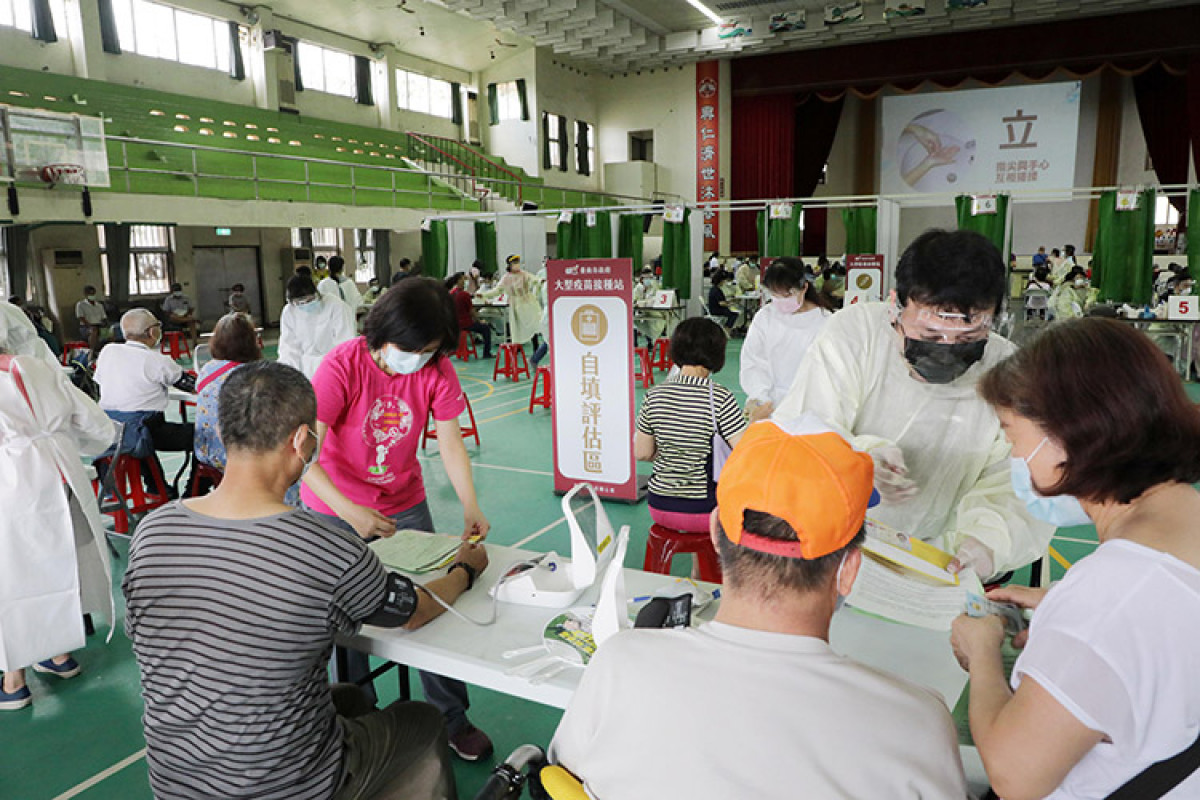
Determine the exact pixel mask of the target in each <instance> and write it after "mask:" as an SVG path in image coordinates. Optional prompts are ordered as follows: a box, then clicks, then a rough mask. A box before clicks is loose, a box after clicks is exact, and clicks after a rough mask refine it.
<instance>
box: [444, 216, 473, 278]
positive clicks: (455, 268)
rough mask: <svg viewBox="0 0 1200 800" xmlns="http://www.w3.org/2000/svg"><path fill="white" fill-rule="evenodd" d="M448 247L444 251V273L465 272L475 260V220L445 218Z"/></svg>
mask: <svg viewBox="0 0 1200 800" xmlns="http://www.w3.org/2000/svg"><path fill="white" fill-rule="evenodd" d="M446 235H447V238H448V239H449V247H448V248H447V253H446V275H453V274H454V273H456V272H466V271H467V270H468V269H470V268H471V262H472V261H474V260H475V220H473V219H448V220H446Z"/></svg>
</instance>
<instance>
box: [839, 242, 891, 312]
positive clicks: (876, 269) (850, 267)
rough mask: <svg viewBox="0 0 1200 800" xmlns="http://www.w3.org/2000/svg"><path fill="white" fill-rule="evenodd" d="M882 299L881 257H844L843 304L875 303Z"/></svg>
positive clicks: (874, 255)
mask: <svg viewBox="0 0 1200 800" xmlns="http://www.w3.org/2000/svg"><path fill="white" fill-rule="evenodd" d="M882 299H883V256H881V255H878V254H873V255H848V256H846V299H845V304H846V305H848V306H852V305H854V304H855V303H877V302H879V301H880V300H882Z"/></svg>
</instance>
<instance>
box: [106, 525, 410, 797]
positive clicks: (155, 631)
mask: <svg viewBox="0 0 1200 800" xmlns="http://www.w3.org/2000/svg"><path fill="white" fill-rule="evenodd" d="M386 582H387V577H386V572H385V571H384V569H383V566H382V565H381V564H380V563H379V560H378V559H377V558H376V557H375V555H374V553H372V552H371V551H370V550H369V549H368V548H367V547H366V545H365V544H364V543H363V542H362V541H361V540H359V539H358V538H357V537H355V536H353V535H351V534H347V533H344V532H342V531H339V530H337V529H336V528H333V527H330V526H328V525H327V524H325V523H323V522H322V521H321V520H320V517H319V515H317V514H313V513H312V512H308V511H293V512H290V513H286V514H280V515H277V516H273V517H265V518H261V519H249V520H224V519H214V518H212V517H206V516H202V515H200V514H197V513H195V512H193V511H190V510H188V509H187V508H186V507H184V506H183V504H182V503H179V502H176V503H172V504H170V505H168V506H166V507H164V508H161V509H159V510H158V511H155V512H154V513H153V514H151V515H150V516H149V517H147V518H146V520H145V521H144V522H143V523H142V524H141V525H139V526H138V529H137V533H136V534H135V535H134V538H133V543H132V544H131V546H130V550H129V569H128V570H127V571H126V573H125V580H124V583H123V588H124V591H125V599H126V605H127V609H126V615H125V632H126V634H127V635H128V636H129V638H130V640H131V641H132V642H133V651H134V655H135V656H136V657H137V662H138V667H139V668H140V670H141V676H142V697H143V699H144V701H145V705H146V711H145V715H144V716H143V723H144V727H145V734H146V747H147V761H148V764H149V768H150V784H151V787H152V788H153V790H154V794H155V797H157V798H243V797H254V798H293V797H294V798H300V797H303V798H327V797H331V796H332V795H333V793H334V792H335V791H336V790H337V788H338V786H339V784H340V782H341V778H342V734H341V729H340V728H339V726H338V723H337V720H336V717H335V714H334V709H333V703H332V700H331V698H330V690H329V679H328V677H327V672H326V668H327V664H328V661H329V655H330V651H331V648H332V644H333V636H334V634H335V633H336V632H351V631H354V630H355V629H356V628H357V627H358V622H359V621H360V620H362V619H364V618H366V617H368V616H370V615H371V614H372V613H374V612H375V611H376V610H378V609H379V607H380V605H381V604H382V602H383V598H384V593H385V587H386Z"/></svg>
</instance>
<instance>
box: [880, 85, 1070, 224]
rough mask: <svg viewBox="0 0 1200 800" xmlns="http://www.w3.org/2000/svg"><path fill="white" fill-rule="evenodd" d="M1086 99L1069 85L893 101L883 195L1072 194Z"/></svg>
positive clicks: (886, 129)
mask: <svg viewBox="0 0 1200 800" xmlns="http://www.w3.org/2000/svg"><path fill="white" fill-rule="evenodd" d="M1079 92H1080V83H1079V81H1067V82H1061V83H1043V84H1035V85H1031V86H1012V87H1001V88H995V89H970V90H964V91H954V92H930V93H926V94H915V95H901V96H896V97H885V98H884V99H883V140H882V142H881V145H882V154H881V158H880V193H881V194H912V193H914V192H921V193H933V192H938V193H941V192H954V193H956V194H963V193H970V194H995V193H998V192H1012V191H1014V190H1016V191H1019V190H1021V189H1031V190H1041V191H1047V190H1048V191H1049V192H1064V191H1066V190H1069V189H1071V188H1072V187H1073V186H1074V185H1075V151H1076V145H1077V142H1078V138H1079ZM1060 198H1061V195H1053V194H1047V195H1044V196H1043V197H1042V198H1040V199H1045V200H1058V199H1060ZM1029 199H1030V200H1037V199H1039V198H1038V197H1030V198H1029Z"/></svg>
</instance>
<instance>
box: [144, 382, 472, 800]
mask: <svg viewBox="0 0 1200 800" xmlns="http://www.w3.org/2000/svg"><path fill="white" fill-rule="evenodd" d="M218 420H219V425H220V430H221V438H222V440H223V441H224V443H225V448H226V452H227V463H226V468H225V479H224V480H223V481H222V482H221V485H220V486H219V487H218V488H217V489H215V490H214V491H213V492H212V493H211V494H209V495H207V496H204V497H200V498H195V499H191V500H186V501H182V502H179V503H172V504H171V505H168V506H166V507H164V508H161V509H159V510H157V511H155V512H154V513H153V514H151V515H150V516H149V517H147V518H146V520H145V521H144V522H143V523H142V524H141V525H139V526H138V528H137V532H136V534H135V535H134V538H133V542H132V544H131V545H130V549H129V568H128V570H127V571H126V573H125V580H124V583H123V588H124V591H125V598H126V608H127V612H126V617H125V630H126V633H127V634H128V636H129V638H130V640H131V641H132V642H133V650H134V655H135V657H136V658H137V662H138V667H139V669H140V670H141V681H142V696H143V697H144V699H145V704H146V713H145V715H144V716H143V724H144V726H145V735H146V749H147V752H146V759H147V763H148V766H149V771H150V785H151V788H152V789H153V790H154V794H155V796H157V797H222V798H234V797H303V798H314V799H315V798H335V800H343V799H345V800H350V798H355V799H356V800H357V799H358V798H393V797H404V798H444V797H451V798H453V797H456V794H455V785H454V774H453V772H451V770H450V765H449V750H448V748H447V744H446V734H445V728H444V723H443V721H442V714H441V712H439V711H438V710H437V709H435V708H434V707H433V706H430V705H427V704H425V703H413V702H397V703H393V704H392V705H390V706H388V707H387V708H385V709H382V710H375V709H372V708H371V706H370V704H369V703H368V702H367V700H366V698H365V696H364V695H363V692H362V690H361V689H359V688H358V687H356V686H353V685H339V686H332V687H331V686H330V684H329V678H328V675H327V672H326V670H327V665H328V663H329V656H330V653H331V651H332V649H333V638H334V635H335V634H338V633H341V634H352V633H354V632H356V631H357V630H358V628H359V625H360V624H362V623H364V622H365V623H369V624H371V625H380V626H384V627H399V626H404V627H406V628H408V629H410V630H412V629H416V628H419V627H421V626H422V625H424V624H425V623H427V622H429V621H430V620H432V619H434V618H435V617H437V616H438V615H440V614H441V613H442V611H443V609H442V606H440V605H438V604H437V603H436V602H435V601H434V600H433V599H432V597H430V596H429V593H436V594H437V595H438V596H439V597H441V598H442V599H443V600H445V601H446V602H447V603H453V602H454V601H455V600H456V599H457V598H458V597H459V595H461V594H462V593H463V592H465V591H467V590H468V589H469V588H470V587H471V585H472V584H473V583H474V579H475V577H476V576H477V575H478V574H479V573H480V572H482V571H483V570H484V569H485V568H486V567H487V552H486V550H485V549H484V547H483V546H482V545H477V544H471V543H464V544H463V545H462V547H460V548H459V551H458V555H457V559H456V561H455V563H454V564H452V565H451V567H450V570H449V572H448V573H447V574H445V575H443V576H442V577H440V578H437V579H434V580H431V581H429V582H428V583H427V584H426V588H425V589H418V587H416V586H414V584H413V583H412V581H410V580H409V579H408V578H405V577H403V576H400V575H396V574H394V573H389V572H387V571H386V570H385V569H384V568H383V565H382V564H380V562H379V559H378V558H377V557H376V556H375V554H374V553H373V552H372V551H371V550H369V549H368V548H367V546H366V545H365V544H364V543H363V541H362V540H361V539H359V538H358V537H357V536H355V535H353V534H351V533H343V532H342V531H340V530H339V529H338V528H336V527H334V526H332V525H327V524H326V523H324V522H322V521H321V516H320V515H319V514H314V513H312V512H310V511H305V510H296V509H293V508H291V507H289V506H287V505H286V504H285V503H284V502H283V497H284V493H285V492H286V491H287V489H288V487H289V486H291V485H292V484H293V483H295V482H296V481H298V480H299V479H300V477H301V476H302V475H303V474H304V472H305V471H306V470H307V469H308V467H309V466H310V465H311V464H312V463H313V462H314V461H315V460H316V457H317V437H316V434H315V433H314V431H315V429H316V425H317V400H316V396H315V395H314V394H313V390H312V386H311V385H310V384H309V382H308V380H307V379H305V377H304V376H303V375H302V374H301V373H300V372H298V371H297V370H295V369H293V368H291V367H288V366H285V365H283V364H279V363H275V362H263V361H260V362H255V363H252V364H247V365H246V366H244V367H242V368H240V369H238V370H237V371H235V372H234V373H233V374H231V375H230V376H229V378H228V379H227V380H226V382H225V385H224V387H222V389H221V395H220V400H219V401H218Z"/></svg>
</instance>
